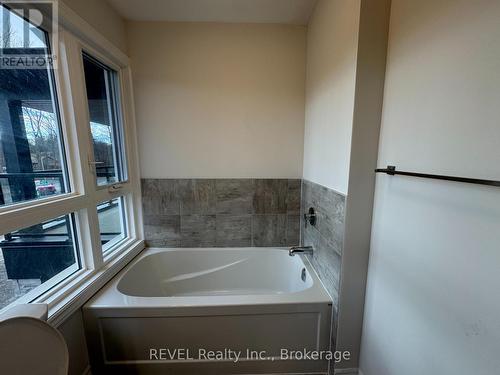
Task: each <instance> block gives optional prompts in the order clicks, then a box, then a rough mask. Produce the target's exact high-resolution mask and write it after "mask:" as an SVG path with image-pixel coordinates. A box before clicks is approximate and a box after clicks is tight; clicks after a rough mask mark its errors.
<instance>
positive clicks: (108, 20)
mask: <svg viewBox="0 0 500 375" xmlns="http://www.w3.org/2000/svg"><path fill="white" fill-rule="evenodd" d="M62 1H63V2H64V3H65V4H66V5H68V6H69V7H70V8H71V9H72V10H73V11H75V12H76V13H77V14H78V15H79V16H80V17H82V18H83V19H84V20H85V21H87V22H88V23H89V24H90V25H91V26H92V27H94V28H95V29H96V30H97V31H99V32H100V33H101V34H102V35H103V36H104V37H106V39H108V40H109V41H110V42H112V43H113V44H114V45H115V46H116V47H118V48H119V49H120V50H121V51H122V52H124V53H127V35H126V28H125V21H124V20H123V19H122V18H121V17H120V15H119V14H118V13H117V12H116V11H115V10H114V9H113V8H112V7H111V6H110V5H109V4H108V3H107V1H105V0H62Z"/></svg>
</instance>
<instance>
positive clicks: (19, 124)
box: [0, 6, 69, 206]
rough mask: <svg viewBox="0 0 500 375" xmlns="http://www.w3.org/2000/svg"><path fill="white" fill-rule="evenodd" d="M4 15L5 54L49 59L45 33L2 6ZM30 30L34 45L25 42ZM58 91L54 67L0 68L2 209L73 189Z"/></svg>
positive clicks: (0, 48)
mask: <svg viewBox="0 0 500 375" xmlns="http://www.w3.org/2000/svg"><path fill="white" fill-rule="evenodd" d="M0 10H1V13H2V14H1V15H0V19H1V20H2V30H4V29H3V28H4V26H5V25H6V22H7V23H8V27H7V26H5V27H6V30H7V31H6V32H3V33H1V38H0V43H1V44H0V54H2V55H4V56H7V55H15V56H17V55H37V56H39V55H48V54H49V45H48V37H47V34H46V33H45V31H42V30H41V29H38V28H36V27H34V26H33V25H30V24H29V23H28V22H27V21H25V20H23V19H21V18H20V17H19V16H17V15H16V14H14V13H12V12H10V11H9V10H7V9H6V8H4V7H3V6H0ZM6 20H7V21H6ZM25 27H28V29H29V30H30V31H29V36H30V37H29V38H28V42H29V43H27V42H26V38H24V39H23V35H24V34H22V32H23V28H25ZM4 31H5V30H4ZM54 90H55V89H54V73H53V71H52V69H51V68H43V69H30V68H27V67H26V66H24V65H20V66H19V67H16V66H14V67H9V68H6V67H2V68H1V69H0V206H3V205H7V204H12V203H17V202H24V201H29V200H33V199H38V198H43V197H46V196H49V195H55V194H61V193H65V192H67V191H68V190H69V189H68V185H67V182H66V181H67V179H66V163H65V160H64V156H63V149H64V148H63V145H62V136H61V128H60V121H59V114H58V107H57V102H56V99H55V97H56V96H55V91H54Z"/></svg>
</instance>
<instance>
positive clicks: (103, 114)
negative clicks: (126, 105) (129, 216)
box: [83, 53, 125, 185]
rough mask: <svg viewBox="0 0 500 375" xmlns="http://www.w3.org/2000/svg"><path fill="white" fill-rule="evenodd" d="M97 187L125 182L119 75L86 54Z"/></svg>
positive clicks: (86, 79) (84, 60)
mask: <svg viewBox="0 0 500 375" xmlns="http://www.w3.org/2000/svg"><path fill="white" fill-rule="evenodd" d="M83 67H84V71H85V86H86V89H87V100H88V108H89V119H90V131H91V133H92V144H93V148H94V165H95V173H96V178H97V185H108V184H112V183H115V182H118V181H123V180H124V179H125V171H124V165H123V159H124V157H123V155H122V154H123V143H122V139H123V137H122V130H121V121H120V116H119V113H120V110H119V97H118V90H117V87H118V79H117V72H116V71H114V70H113V69H111V68H109V67H107V66H106V65H104V64H103V63H101V62H99V61H98V60H97V59H95V58H93V57H91V56H90V55H88V54H86V53H84V54H83Z"/></svg>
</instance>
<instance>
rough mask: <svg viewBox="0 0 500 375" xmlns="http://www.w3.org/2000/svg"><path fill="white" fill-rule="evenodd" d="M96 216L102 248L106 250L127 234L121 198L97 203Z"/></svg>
mask: <svg viewBox="0 0 500 375" xmlns="http://www.w3.org/2000/svg"><path fill="white" fill-rule="evenodd" d="M97 216H98V218H99V233H100V235H101V244H102V250H103V252H106V251H108V250H109V249H111V248H112V247H113V246H114V245H115V244H117V243H119V242H120V241H121V240H123V239H124V238H125V237H126V235H127V231H126V226H125V211H124V207H123V198H121V197H120V198H115V199H112V200H110V201H106V202H103V203H101V204H99V205H98V206H97Z"/></svg>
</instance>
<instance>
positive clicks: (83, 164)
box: [64, 33, 103, 269]
mask: <svg viewBox="0 0 500 375" xmlns="http://www.w3.org/2000/svg"><path fill="white" fill-rule="evenodd" d="M65 34H66V37H65V47H66V48H65V52H66V58H67V63H66V64H64V65H65V66H66V67H67V76H68V81H69V87H70V92H71V102H72V107H73V112H74V116H73V121H72V124H71V125H72V127H73V129H74V131H75V134H76V135H77V144H78V150H79V153H78V155H77V156H78V159H79V160H78V161H79V164H80V172H81V176H82V188H83V191H84V194H85V195H86V197H87V201H88V205H87V207H86V209H85V210H82V211H80V212H79V213H78V220H77V225H78V231H79V233H80V238H81V239H80V240H81V245H82V246H81V248H82V252H83V253H84V254H83V258H84V260H85V263H86V266H87V267H90V268H93V269H97V268H99V267H100V266H101V265H102V264H103V258H102V251H101V241H100V235H99V223H98V217H97V210H96V203H97V198H98V197H97V193H96V189H95V181H96V180H95V176H94V174H93V170H92V168H91V166H90V163H89V161H91V160H93V150H92V143H91V138H90V132H89V131H88V126H87V124H88V123H89V114H88V106H87V98H86V91H85V81H84V75H83V63H82V59H81V45H80V43H79V42H78V40H77V39H76V38H75V37H74V36H72V35H71V34H69V33H65ZM78 124H80V126H78ZM75 156H76V155H75Z"/></svg>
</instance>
